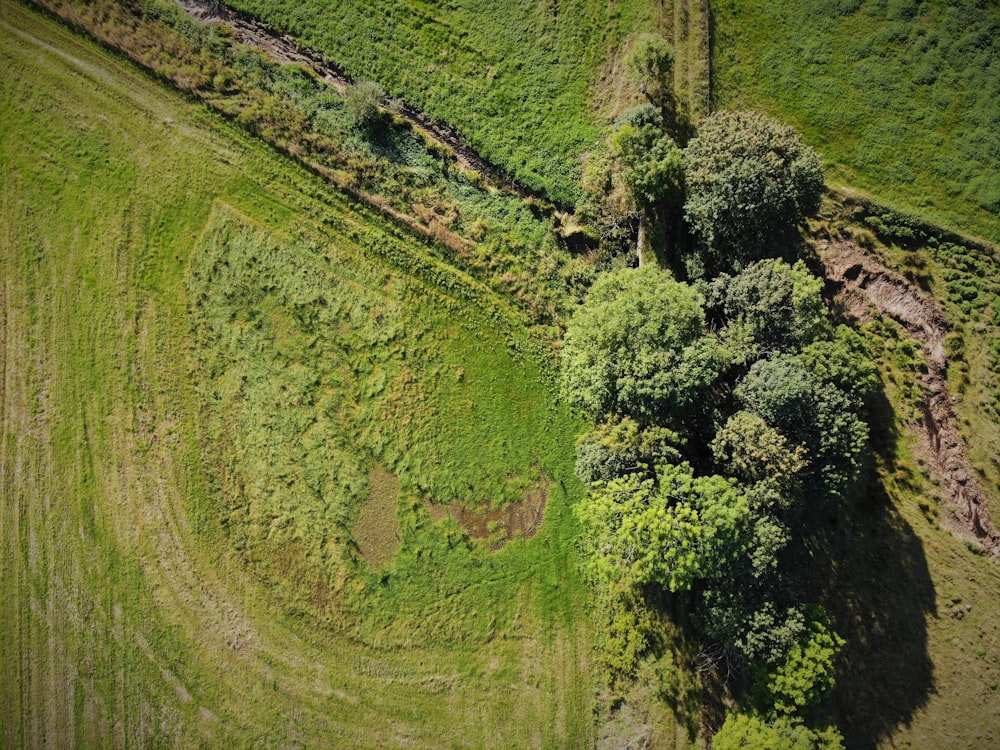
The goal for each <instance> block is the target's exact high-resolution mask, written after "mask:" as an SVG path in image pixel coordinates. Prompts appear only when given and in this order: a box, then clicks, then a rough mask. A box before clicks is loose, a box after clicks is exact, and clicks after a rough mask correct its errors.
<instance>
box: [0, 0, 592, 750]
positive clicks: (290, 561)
mask: <svg viewBox="0 0 1000 750" xmlns="http://www.w3.org/2000/svg"><path fill="white" fill-rule="evenodd" d="M0 55H2V64H3V66H4V70H5V73H4V75H3V77H2V78H0V87H2V97H0V101H2V102H3V104H2V107H3V111H2V116H0V122H2V126H0V127H2V131H3V138H2V146H0V149H2V157H0V158H2V162H0V163H2V164H3V183H2V189H0V199H2V203H0V210H2V216H3V230H2V231H3V233H2V240H0V264H2V286H0V293H2V300H3V305H2V307H3V311H4V314H3V318H2V321H3V322H2V327H0V333H2V346H0V351H2V357H3V359H2V365H3V367H2V371H3V373H4V377H3V384H4V387H3V402H2V412H0V419H2V422H3V431H2V435H3V445H2V451H0V457H2V458H0V460H2V465H0V466H2V472H3V484H2V487H3V496H2V497H3V502H2V514H0V539H2V553H3V555H4V569H3V570H4V573H3V577H2V584H0V591H2V600H3V613H4V614H3V616H2V621H0V622H2V625H0V630H2V634H0V644H2V645H0V649H2V658H0V664H2V670H3V673H2V677H0V679H2V682H3V687H2V688H0V707H2V708H0V712H2V719H0V724H2V727H3V729H2V731H3V742H2V744H4V745H5V746H8V747H41V746H62V747H65V746H73V745H76V746H85V747H102V746H106V747H111V746H131V747H134V746H144V747H156V746H168V745H169V746H184V747H198V746H205V747H218V746H221V745H235V746H240V747H242V746H247V747H250V746H255V747H257V746H309V747H396V746H398V747H429V748H430V747H435V748H436V747H441V746H454V747H517V746H529V745H532V746H547V747H578V746H580V745H586V744H587V743H588V742H589V738H590V736H591V732H592V721H593V719H592V715H591V708H590V706H591V701H592V699H593V691H594V687H593V678H592V675H591V670H590V668H589V659H590V655H589V653H590V652H589V642H590V635H589V628H590V619H589V615H588V613H587V609H586V593H585V590H584V589H583V587H582V586H581V584H580V582H579V581H578V579H577V577H576V574H575V572H574V571H575V567H574V558H575V553H574V551H573V548H572V537H573V534H574V533H575V532H574V526H573V522H572V518H571V515H570V514H569V512H568V505H569V503H570V501H571V500H572V498H573V497H575V496H576V494H577V493H578V492H579V489H578V485H577V484H576V480H575V478H574V477H573V475H572V459H573V455H572V445H573V436H574V433H575V431H576V429H577V424H576V422H575V421H574V420H572V419H570V418H569V417H568V415H567V414H566V412H565V411H564V410H563V409H562V408H561V407H559V406H556V405H554V402H553V398H552V394H551V392H550V391H549V387H548V386H547V385H546V384H545V383H546V382H548V381H547V379H546V378H543V377H542V376H541V375H540V371H539V369H538V366H537V365H535V364H533V360H532V357H531V356H530V355H528V354H518V353H517V352H518V349H519V348H521V349H523V350H524V351H530V349H531V347H530V346H528V345H527V343H525V342H522V341H521V339H522V337H524V336H526V334H525V333H523V331H522V330H521V329H519V328H517V327H516V326H515V325H514V323H515V322H516V321H517V320H519V318H518V317H517V315H516V314H515V313H513V312H509V311H507V307H506V304H505V303H504V302H503V301H502V300H500V299H498V298H495V297H494V296H492V294H491V293H490V292H489V291H488V290H486V289H485V288H482V287H479V286H478V285H476V284H475V282H473V281H472V280H471V279H469V278H467V277H464V276H462V275H461V273H459V272H457V271H455V270H453V269H451V268H449V267H447V266H444V265H442V264H441V263H440V262H439V261H437V260H435V259H434V257H433V254H432V253H430V252H429V251H428V250H427V249H426V248H423V247H422V246H421V245H420V244H419V243H418V242H416V241H414V240H411V239H408V238H407V237H405V236H403V235H402V234H401V233H400V230H398V229H396V228H394V227H392V226H391V225H387V224H385V223H384V221H382V220H381V219H379V218H378V217H376V216H375V215H373V214H372V213H370V212H368V211H366V210H365V209H364V208H363V207H361V206H357V205H352V204H350V203H349V202H347V201H346V200H345V199H344V198H343V197H341V196H339V195H337V194H335V193H333V192H331V191H330V190H329V189H327V188H326V187H325V186H324V185H323V184H322V183H321V182H319V181H318V180H317V179H315V178H313V177H311V176H310V175H308V174H306V173H305V172H303V171H301V170H300V169H298V168H297V167H295V166H294V165H292V164H291V163H290V162H287V161H286V160H284V159H283V158H279V157H277V156H276V155H274V154H272V153H271V152H270V151H268V150H267V149H266V148H263V147H261V146H259V145H257V144H255V143H253V142H252V141H251V140H249V139H248V137H246V136H243V135H241V134H240V133H239V132H238V131H236V130H234V129H232V128H231V127H229V126H225V125H223V124H222V122H221V120H218V119H217V118H215V117H214V116H212V115H209V114H208V113H207V112H206V111H205V110H203V109H202V108H200V107H199V106H196V105H193V104H191V103H189V102H186V101H184V100H183V99H182V98H180V97H178V96H175V95H174V94H172V93H170V92H169V91H168V90H166V89H165V88H163V86H162V84H160V83H158V82H156V81H154V80H153V79H151V78H149V77H147V76H146V75H145V74H143V73H141V72H138V71H136V70H135V69H133V68H131V67H130V66H127V65H123V63H122V62H120V61H119V60H117V59H115V58H114V57H113V56H111V55H110V54H108V53H106V52H103V51H101V50H99V49H97V48H96V47H94V46H93V45H91V44H89V43H85V42H83V41H81V40H80V39H79V38H78V37H76V36H75V35H73V34H71V33H70V32H68V31H66V30H65V29H63V28H62V27H60V26H58V25H56V24H54V23H53V22H51V21H48V20H45V19H43V18H41V17H39V16H36V15H34V14H32V13H30V12H28V11H25V10H24V9H22V8H21V7H20V6H17V5H10V4H4V6H3V9H2V15H0ZM401 266H403V267H401ZM223 269H227V270H223ZM521 344H524V345H523V346H521ZM379 471H381V472H383V473H385V474H391V475H392V476H394V477H396V480H395V482H396V486H398V491H397V492H398V497H397V502H396V513H397V517H398V522H399V525H398V529H399V539H398V551H397V552H396V554H395V556H394V557H393V558H392V559H391V561H389V562H386V561H385V559H381V560H380V561H379V563H378V564H377V565H372V566H369V565H368V564H367V563H366V562H365V559H364V557H363V556H362V555H361V554H360V552H359V551H358V546H357V545H356V544H355V542H354V540H353V539H352V534H353V533H354V532H356V531H358V527H357V524H358V523H359V520H358V516H359V510H360V508H361V506H362V505H363V504H364V503H365V502H366V501H367V500H368V499H369V497H371V495H372V494H373V493H375V492H377V491H378V488H377V487H373V486H370V479H369V478H370V477H373V476H378V472H379ZM459 476H461V478H462V481H461V482H459V481H457V480H456V477H459ZM382 484H385V482H384V481H383V482H382ZM390 484H392V482H391V481H390ZM542 485H543V486H544V487H545V488H546V494H547V504H546V508H545V519H546V523H545V526H544V528H543V529H542V530H541V532H540V533H538V534H537V535H536V536H534V537H533V538H532V539H531V540H530V541H513V542H510V543H508V544H507V545H506V546H505V547H504V548H503V549H502V550H500V551H499V552H489V551H488V549H487V545H486V541H488V540H486V541H484V542H479V541H476V540H470V539H469V538H468V537H467V536H466V535H465V534H464V533H463V532H462V530H461V528H460V527H459V526H458V525H457V524H456V523H455V522H454V521H449V520H444V521H440V522H436V523H435V522H433V521H432V520H431V518H430V513H429V511H428V504H430V507H433V504H434V503H455V504H460V505H463V506H467V507H478V506H484V505H492V504H496V503H500V504H503V503H510V502H514V501H518V500H520V498H521V496H522V495H523V494H524V493H525V492H526V491H530V489H531V488H532V487H536V486H542Z"/></svg>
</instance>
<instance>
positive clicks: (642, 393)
mask: <svg viewBox="0 0 1000 750" xmlns="http://www.w3.org/2000/svg"><path fill="white" fill-rule="evenodd" d="M704 325H705V316H704V312H703V310H702V297H701V295H700V294H698V292H696V291H695V290H694V289H693V288H691V287H689V286H688V285H686V284H682V283H680V282H677V281H674V279H673V277H671V275H670V274H669V273H666V272H665V271H662V270H660V269H659V268H656V267H653V266H645V267H642V268H634V269H633V268H628V269H622V270H619V271H614V272H611V273H608V274H605V275H604V276H602V277H600V278H599V279H598V280H597V281H596V282H595V283H594V286H593V287H592V288H591V290H590V293H589V294H588V296H587V299H586V300H585V301H584V303H583V305H581V307H580V308H579V309H578V310H577V312H576V314H575V315H574V316H573V319H572V320H571V322H570V325H569V327H568V328H567V331H566V339H565V345H564V347H563V368H562V371H563V393H564V395H565V397H566V398H567V400H568V401H569V403H570V404H572V405H573V406H574V407H576V408H577V409H579V410H580V411H581V412H583V413H584V414H585V415H587V416H589V417H590V418H592V419H594V420H598V419H603V418H604V417H606V416H609V415H620V416H629V417H632V418H634V419H636V420H638V421H639V422H643V423H650V422H653V421H655V420H661V421H662V422H663V423H668V422H670V420H671V417H672V415H674V413H675V412H678V411H680V410H683V409H684V408H685V407H688V406H690V404H691V403H692V402H693V401H695V400H696V399H697V398H698V395H699V393H701V392H702V391H703V390H704V389H705V388H707V387H709V386H711V384H712V383H714V382H715V380H716V379H717V378H718V376H719V373H720V372H722V371H723V370H725V369H726V367H728V365H729V361H730V354H729V351H728V350H727V349H726V347H725V346H724V345H723V344H722V343H721V342H720V341H719V340H718V339H717V338H715V337H714V336H710V335H706V334H705V331H704Z"/></svg>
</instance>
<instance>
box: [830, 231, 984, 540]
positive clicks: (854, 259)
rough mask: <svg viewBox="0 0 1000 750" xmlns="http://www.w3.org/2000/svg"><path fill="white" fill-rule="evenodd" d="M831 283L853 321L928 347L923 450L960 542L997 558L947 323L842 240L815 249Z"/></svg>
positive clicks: (909, 287)
mask: <svg viewBox="0 0 1000 750" xmlns="http://www.w3.org/2000/svg"><path fill="white" fill-rule="evenodd" d="M816 249H817V251H818V252H819V256H820V259H821V261H822V262H823V266H824V269H825V276H826V278H827V279H828V280H829V281H831V282H833V283H834V284H835V285H837V287H838V289H839V300H840V302H841V304H842V305H843V309H844V312H845V313H846V314H847V315H848V317H851V318H854V319H855V320H860V321H864V320H870V319H871V317H872V312H871V311H872V310H875V311H877V313H878V314H880V315H883V316H886V317H888V318H891V319H892V320H894V321H896V322H897V323H899V324H900V325H902V326H903V327H904V328H905V329H906V330H907V332H908V333H909V334H910V335H911V336H913V337H914V338H915V339H916V340H918V341H919V342H920V343H921V344H923V347H924V357H925V360H926V362H927V372H926V373H925V374H924V375H923V377H922V379H921V387H922V390H923V394H924V400H923V403H922V404H921V411H922V412H923V419H922V420H921V422H922V427H923V430H922V431H921V433H920V440H919V443H918V450H919V451H920V452H921V454H922V455H923V457H924V458H925V459H926V460H927V462H928V464H929V465H930V467H931V471H932V472H933V473H934V475H935V476H937V477H938V478H939V479H940V480H941V486H942V489H943V490H944V493H945V497H946V499H947V500H948V501H949V505H948V511H949V512H948V513H947V514H946V518H947V519H948V520H950V521H951V523H950V525H951V526H953V527H954V529H955V530H956V531H958V532H959V533H961V534H963V535H971V536H972V537H973V538H974V539H975V540H976V541H977V542H978V543H979V544H981V545H982V546H983V547H984V548H986V549H987V550H988V551H989V552H990V553H991V554H993V555H995V556H1000V533H998V532H997V529H996V527H995V526H994V525H993V522H992V521H991V520H990V517H989V513H988V500H987V496H986V494H985V492H984V491H983V488H982V485H981V484H980V483H979V479H978V477H977V476H976V472H975V471H974V470H973V468H972V466H971V465H970V463H969V460H968V458H967V457H966V455H965V447H964V445H963V443H962V438H961V435H960V433H959V430H958V426H957V425H958V420H957V417H956V415H955V409H954V406H953V402H952V397H951V394H950V393H949V392H948V385H947V364H948V363H947V359H946V357H945V353H944V337H945V335H946V334H947V332H948V319H947V318H946V317H945V315H944V313H943V312H942V311H941V310H940V308H938V306H937V304H936V303H935V302H934V300H933V298H931V297H930V295H928V294H926V293H925V292H923V291H922V290H921V289H919V288H918V287H916V286H915V285H914V284H912V283H911V282H910V281H909V280H907V279H906V278H904V277H903V276H901V275H900V274H898V273H896V272H894V271H891V270H890V269H888V268H886V267H885V266H884V265H882V264H881V263H879V262H878V261H877V260H876V259H874V258H873V257H871V256H870V255H868V254H867V253H865V252H864V251H863V250H862V249H861V248H860V247H858V246H857V245H856V244H855V243H854V242H853V241H851V240H849V239H846V238H842V239H836V240H823V241H820V242H818V243H816Z"/></svg>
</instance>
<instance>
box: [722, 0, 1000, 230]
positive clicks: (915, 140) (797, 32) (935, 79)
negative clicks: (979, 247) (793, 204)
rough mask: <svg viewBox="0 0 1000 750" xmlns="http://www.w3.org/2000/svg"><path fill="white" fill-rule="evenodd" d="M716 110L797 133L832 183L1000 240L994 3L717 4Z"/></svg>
mask: <svg viewBox="0 0 1000 750" xmlns="http://www.w3.org/2000/svg"><path fill="white" fill-rule="evenodd" d="M712 9H713V18H714V21H715V42H714V47H713V54H714V57H713V62H712V70H713V76H714V80H713V85H714V97H715V106H716V107H717V108H720V107H721V108H759V109H763V110H765V111H767V112H768V113H769V114H771V115H773V116H776V117H779V118H781V119H784V120H786V121H787V122H789V123H790V124H792V125H794V126H795V127H797V128H798V129H799V130H801V131H802V133H803V136H804V138H805V139H806V141H807V142H809V143H810V145H812V146H814V147H816V148H817V149H818V150H819V151H820V152H822V154H823V155H824V157H825V159H826V162H827V165H828V173H827V176H828V179H829V180H830V182H831V183H835V184H837V183H839V184H847V185H851V186H852V187H856V188H860V189H863V190H866V191H868V192H869V193H872V194H874V195H877V196H878V198H879V199H880V200H884V201H888V202H890V203H892V204H895V205H897V206H899V207H902V208H906V209H908V210H911V211H918V212H919V213H921V214H922V215H924V216H926V217H928V218H929V219H931V220H932V221H935V222H937V223H939V224H944V225H946V226H950V227H953V228H959V229H961V230H962V231H964V232H967V233H970V234H974V235H979V236H982V237H985V238H987V239H989V240H991V241H993V242H997V241H1000V177H998V176H997V175H998V174H1000V47H998V39H1000V14H998V6H997V3H996V2H995V1H991V2H985V3H984V2H976V1H975V0H961V1H960V2H950V3H946V2H942V1H941V0H930V1H927V2H918V1H917V0H840V1H839V2H827V1H826V0H798V1H797V2H791V3H788V2H786V3H773V2H761V1H759V0H754V1H752V2H744V1H743V0H740V1H739V2H736V0H720V1H719V2H714V3H712Z"/></svg>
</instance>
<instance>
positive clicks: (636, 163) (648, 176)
mask: <svg viewBox="0 0 1000 750" xmlns="http://www.w3.org/2000/svg"><path fill="white" fill-rule="evenodd" d="M637 109H639V110H640V111H639V112H633V115H632V117H631V118H626V119H624V121H623V122H621V123H620V124H619V126H618V127H617V129H616V130H615V131H614V133H612V135H611V153H612V156H613V157H614V158H616V159H617V160H618V161H619V163H620V164H621V173H622V178H623V179H624V181H625V184H626V186H627V187H628V190H629V193H630V194H631V196H632V198H633V199H634V200H635V202H636V204H637V205H638V206H640V207H648V206H651V205H654V204H656V203H659V202H662V201H666V200H671V201H674V202H678V203H679V199H680V198H681V197H682V195H683V179H684V168H683V164H682V154H681V150H680V148H679V147H678V146H677V144H676V143H674V140H673V138H671V137H670V136H669V135H667V134H666V133H665V132H664V131H663V125H662V120H661V119H660V117H659V114H658V113H657V112H656V110H652V112H649V111H645V112H644V111H642V110H643V109H647V110H651V109H652V108H651V107H648V108H637ZM658 121H659V122H658Z"/></svg>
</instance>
